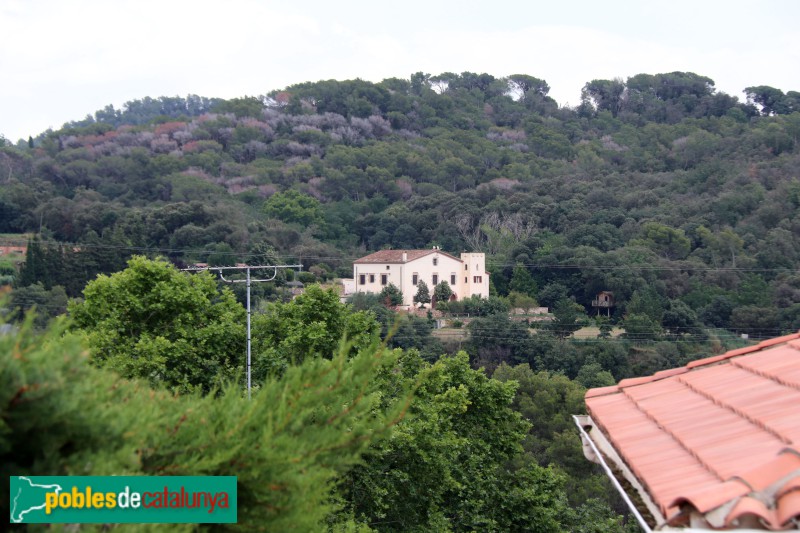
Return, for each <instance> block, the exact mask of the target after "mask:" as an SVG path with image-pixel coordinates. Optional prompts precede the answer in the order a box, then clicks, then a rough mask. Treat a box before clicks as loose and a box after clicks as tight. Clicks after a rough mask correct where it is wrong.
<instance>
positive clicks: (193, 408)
mask: <svg viewBox="0 0 800 533" xmlns="http://www.w3.org/2000/svg"><path fill="white" fill-rule="evenodd" d="M64 333H65V332H64V328H63V324H60V325H59V326H57V327H54V328H52V329H50V330H48V331H47V332H46V333H45V334H44V335H42V336H37V335H35V334H34V333H33V332H32V331H31V329H30V323H29V322H28V323H25V324H23V325H22V326H21V328H20V329H19V330H18V331H17V332H16V333H15V334H13V335H3V336H0V473H2V475H3V476H4V478H7V477H8V476H9V475H121V474H124V475H146V476H150V475H178V476H193V475H194V476H196V475H236V476H237V477H238V498H239V506H238V524H237V525H235V526H232V529H234V530H241V531H286V530H303V531H314V530H320V529H323V528H324V525H323V524H324V522H325V519H326V517H327V516H329V514H330V513H331V512H332V511H333V510H335V509H336V505H335V502H333V501H332V500H331V497H330V494H331V493H330V491H331V487H332V486H333V483H334V480H335V479H336V478H337V477H338V476H341V475H342V474H343V473H344V472H346V471H347V470H348V469H350V468H352V466H353V465H355V464H357V463H359V462H360V458H361V454H362V452H364V451H365V449H366V448H367V446H369V444H370V443H371V442H372V441H373V440H374V439H376V438H377V437H379V436H380V435H381V434H382V433H384V432H385V431H387V430H388V429H389V428H390V427H391V426H392V425H393V424H396V423H397V422H398V421H399V420H400V419H401V417H402V410H403V409H404V408H405V407H406V405H407V400H408V394H407V393H406V392H405V391H404V390H403V389H402V388H396V389H395V390H394V391H393V392H394V397H395V398H396V401H395V402H394V405H393V406H386V405H381V396H382V395H381V394H380V393H379V392H377V391H376V389H375V388H374V387H373V383H374V380H375V379H377V377H378V376H379V375H383V374H386V373H391V369H392V368H394V366H395V364H396V359H397V358H396V355H395V354H392V353H390V352H387V351H385V350H382V349H380V348H379V347H376V346H371V347H370V349H368V350H364V351H363V352H361V353H359V354H358V355H356V356H355V357H350V356H349V355H348V354H346V353H345V352H340V353H338V354H337V355H335V356H334V357H333V358H332V359H331V360H327V359H311V358H309V359H308V360H307V361H306V362H305V363H303V364H302V365H300V366H297V367H292V368H290V369H289V370H288V371H287V372H286V374H285V375H284V376H283V377H282V378H281V379H278V380H270V381H268V382H266V383H264V384H263V386H262V387H261V389H260V390H258V391H256V392H255V393H254V394H253V398H252V400H251V401H248V400H246V399H244V398H243V397H242V395H241V390H240V388H239V387H230V386H228V387H225V388H224V389H223V390H222V391H221V392H220V394H218V395H216V396H215V395H209V396H205V397H200V396H199V395H196V394H193V395H187V396H172V395H170V394H168V393H167V392H165V391H153V390H152V389H150V388H148V387H147V385H146V384H145V383H144V382H140V381H126V380H122V379H120V378H119V376H118V375H116V374H114V373H112V372H111V371H109V370H106V369H97V368H94V367H93V366H91V365H90V364H89V359H88V357H87V354H86V352H85V350H84V349H83V347H82V346H81V343H80V340H79V338H78V336H76V335H74V334H66V335H65V334H64ZM7 489H8V485H7V484H5V485H3V486H2V487H0V507H2V508H3V509H6V506H7V505H8V502H9V495H8V492H7ZM162 529H163V527H157V528H150V527H149V526H142V527H141V528H139V529H138V530H144V531H151V530H152V531H156V530H162ZM171 529H172V530H178V531H195V530H198V529H199V528H198V527H197V526H193V525H187V526H174V527H172V526H171Z"/></svg>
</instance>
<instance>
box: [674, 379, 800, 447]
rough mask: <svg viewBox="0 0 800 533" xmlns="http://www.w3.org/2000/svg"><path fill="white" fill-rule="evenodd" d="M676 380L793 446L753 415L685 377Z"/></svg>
mask: <svg viewBox="0 0 800 533" xmlns="http://www.w3.org/2000/svg"><path fill="white" fill-rule="evenodd" d="M737 368H741V367H737ZM741 369H742V370H745V371H748V372H749V370H748V369H747V368H741ZM751 374H756V375H760V374H757V373H755V372H751ZM761 377H766V376H761ZM676 380H677V381H678V382H680V383H682V384H683V385H685V386H686V387H687V388H688V389H689V390H691V391H692V392H694V393H695V394H698V395H700V396H702V397H703V398H705V399H706V400H709V401H710V402H712V403H713V404H714V405H718V406H719V407H722V408H723V409H727V410H728V411H731V412H733V413H735V414H736V415H737V416H739V417H741V418H743V419H745V420H747V421H748V422H750V423H751V424H753V425H754V426H757V427H759V428H761V429H763V430H764V431H766V432H767V433H769V434H770V435H772V436H773V437H775V438H777V439H778V440H779V441H781V442H782V443H784V444H789V445H791V444H792V441H790V440H788V439H787V438H786V437H784V436H783V435H781V434H780V433H779V432H778V431H776V430H774V429H772V428H771V427H769V426H768V425H766V424H765V423H764V422H762V421H761V420H758V419H756V418H753V417H752V416H751V415H749V414H747V413H746V412H744V411H742V410H741V409H737V408H736V407H734V406H733V405H731V404H729V403H727V402H723V401H721V400H720V399H719V398H718V397H716V396H714V395H712V394H709V393H708V392H706V391H704V390H703V389H701V388H699V387H697V386H696V385H694V384H692V383H690V382H688V381H686V378H685V377H684V376H676Z"/></svg>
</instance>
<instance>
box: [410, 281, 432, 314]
mask: <svg viewBox="0 0 800 533" xmlns="http://www.w3.org/2000/svg"><path fill="white" fill-rule="evenodd" d="M430 302H431V293H430V290H429V289H428V284H427V283H425V282H424V281H423V280H419V283H417V293H416V294H415V295H414V303H415V304H419V306H420V307H423V306H424V305H425V304H427V303H430Z"/></svg>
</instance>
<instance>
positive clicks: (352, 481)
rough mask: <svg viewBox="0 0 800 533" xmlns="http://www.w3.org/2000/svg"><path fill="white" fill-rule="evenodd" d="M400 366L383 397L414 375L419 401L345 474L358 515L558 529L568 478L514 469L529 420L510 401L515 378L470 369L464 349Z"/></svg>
mask: <svg viewBox="0 0 800 533" xmlns="http://www.w3.org/2000/svg"><path fill="white" fill-rule="evenodd" d="M401 368H402V369H403V372H402V373H401V375H400V376H398V374H388V375H384V376H382V379H381V382H382V383H381V384H380V385H379V387H380V388H381V390H385V391H387V395H386V396H385V401H387V402H390V403H395V402H397V399H396V398H395V397H394V394H391V395H390V393H392V391H395V390H397V389H398V386H401V385H402V384H403V383H404V382H405V383H410V382H413V380H414V379H416V381H417V385H416V390H415V399H414V401H413V403H412V404H411V406H410V408H409V409H408V413H407V416H406V417H405V418H404V419H403V420H402V421H401V422H400V423H398V424H397V426H396V427H395V428H394V430H393V432H392V437H391V438H390V439H386V440H383V441H380V442H378V443H377V444H376V445H374V446H373V448H372V450H371V453H369V454H368V455H367V456H366V461H365V464H364V465H363V466H359V467H356V468H355V469H354V470H353V471H352V472H351V473H350V474H349V475H348V476H346V477H345V479H344V480H343V482H342V484H341V486H342V489H343V491H344V494H345V499H346V501H347V509H348V511H349V514H350V516H353V517H355V518H356V519H357V520H358V521H363V522H364V523H366V524H368V525H369V526H370V527H373V528H375V529H376V530H378V531H441V530H452V531H465V530H475V529H482V530H498V531H509V530H532V531H536V530H541V531H558V530H560V529H561V524H562V523H563V522H564V521H566V520H567V519H568V516H569V509H568V508H567V506H566V500H565V495H564V493H563V491H562V484H563V478H561V477H560V476H558V475H557V474H556V473H554V472H553V471H551V470H550V469H546V468H541V467H539V466H538V465H530V466H528V467H525V468H521V469H519V470H515V469H509V468H508V461H509V460H511V459H512V458H514V457H515V456H517V454H518V453H519V451H520V441H521V439H522V437H523V436H524V435H525V433H526V431H527V429H528V427H529V426H528V424H527V423H526V422H524V421H523V420H522V419H521V418H520V416H519V414H518V413H515V412H514V411H513V410H512V409H510V404H511V401H512V399H513V398H514V390H515V388H516V387H515V384H513V383H501V382H499V381H496V380H493V379H489V378H487V377H486V375H485V374H484V373H483V372H480V371H475V370H472V369H471V368H470V367H469V363H468V358H467V356H466V354H464V353H461V354H459V355H457V356H456V357H446V358H442V359H440V360H439V361H438V362H437V363H435V364H434V365H431V366H428V365H424V364H422V362H421V361H419V359H415V356H414V354H406V355H405V356H404V358H403V359H402V366H401ZM415 376H416V378H415ZM400 390H402V387H400Z"/></svg>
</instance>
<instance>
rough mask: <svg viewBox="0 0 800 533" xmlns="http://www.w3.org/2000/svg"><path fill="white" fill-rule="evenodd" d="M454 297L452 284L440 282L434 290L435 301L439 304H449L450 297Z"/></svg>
mask: <svg viewBox="0 0 800 533" xmlns="http://www.w3.org/2000/svg"><path fill="white" fill-rule="evenodd" d="M452 295H453V289H451V288H450V284H449V283H447V282H446V281H444V280H442V281H440V282H439V283H438V284H437V285H436V286H435V287H434V288H433V299H434V300H435V301H436V302H437V303H438V302H448V301H450V297H451V296H452Z"/></svg>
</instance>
